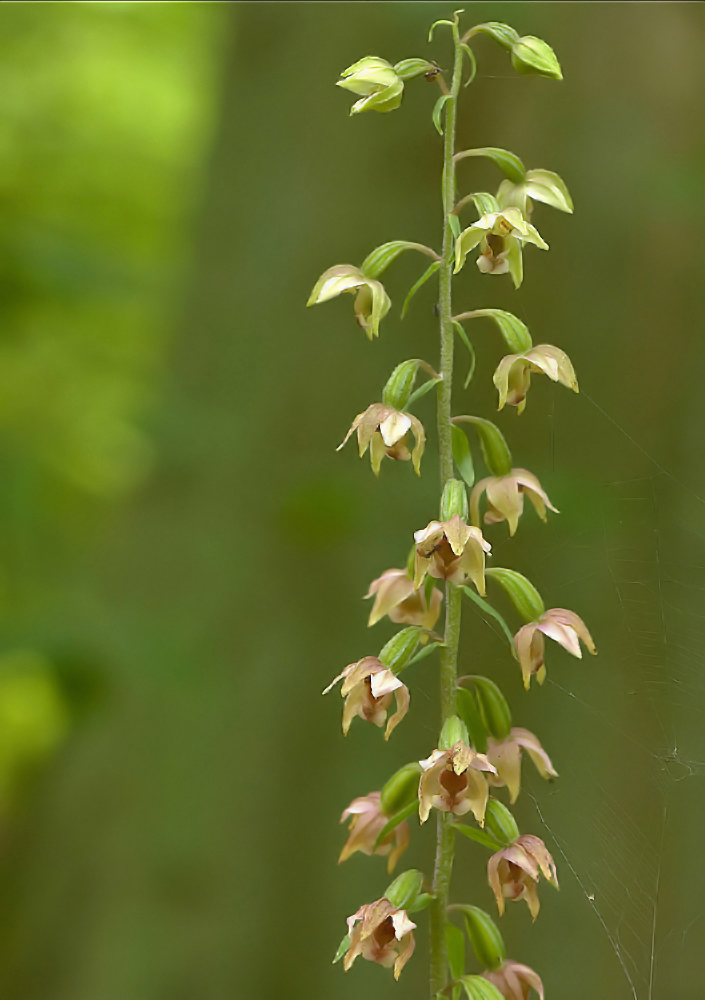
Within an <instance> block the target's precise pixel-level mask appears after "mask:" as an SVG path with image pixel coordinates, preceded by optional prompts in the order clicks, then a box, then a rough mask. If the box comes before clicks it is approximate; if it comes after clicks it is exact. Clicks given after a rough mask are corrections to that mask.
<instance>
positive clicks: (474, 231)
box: [455, 207, 548, 288]
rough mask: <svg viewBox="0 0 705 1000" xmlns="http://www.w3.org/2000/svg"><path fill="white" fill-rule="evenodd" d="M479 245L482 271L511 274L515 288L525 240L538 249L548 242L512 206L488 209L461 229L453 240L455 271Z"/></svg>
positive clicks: (519, 276) (478, 264)
mask: <svg viewBox="0 0 705 1000" xmlns="http://www.w3.org/2000/svg"><path fill="white" fill-rule="evenodd" d="M478 243H479V244H480V256H479V257H478V258H477V266H478V267H479V269H480V270H481V271H482V272H483V273H484V274H507V273H509V274H511V276H512V281H513V282H514V285H515V287H516V288H518V287H519V285H520V284H521V282H522V277H523V263H522V257H521V250H522V246H523V244H524V243H533V244H534V245H535V246H537V247H539V248H540V249H541V250H548V243H546V242H545V240H543V239H542V238H541V236H540V234H539V232H538V230H536V229H535V228H534V226H532V225H531V223H529V222H527V221H526V219H525V218H524V217H523V215H522V214H521V210H520V209H518V208H515V207H511V208H505V209H503V210H502V211H500V212H487V213H486V214H485V215H483V216H481V217H480V218H479V219H478V220H477V222H474V223H473V224H472V225H471V226H470V227H469V228H468V229H465V230H463V232H462V233H461V234H460V236H459V237H458V238H457V240H456V241H455V270H456V271H459V270H460V268H461V267H462V266H463V264H464V263H465V257H466V256H467V254H469V253H470V251H471V250H473V249H474V248H475V247H476V246H477V245H478Z"/></svg>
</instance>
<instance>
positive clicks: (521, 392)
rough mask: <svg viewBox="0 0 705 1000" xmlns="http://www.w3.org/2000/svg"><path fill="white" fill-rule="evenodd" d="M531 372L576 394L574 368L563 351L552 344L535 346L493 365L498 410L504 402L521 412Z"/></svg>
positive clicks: (508, 356) (529, 383)
mask: <svg viewBox="0 0 705 1000" xmlns="http://www.w3.org/2000/svg"><path fill="white" fill-rule="evenodd" d="M532 372H540V373H542V374H543V375H548V377H549V378H550V379H551V380H552V381H553V382H560V383H561V385H565V386H567V387H568V388H569V389H572V390H573V392H578V391H579V390H578V380H577V378H576V377H575V369H574V368H573V365H572V364H571V360H570V358H569V357H568V355H567V354H566V353H565V351H562V350H561V349H560V347H554V346H553V344H539V345H538V346H537V347H532V348H531V350H529V351H526V352H525V353H524V354H508V355H507V356H506V357H505V358H502V360H501V361H500V363H499V364H498V365H497V370H496V371H495V373H494V377H493V379H494V384H495V386H496V387H497V392H498V393H499V406H498V409H500V410H501V409H502V408H503V407H504V405H505V403H508V404H509V405H510V406H516V408H517V412H518V413H522V412H523V410H524V407H525V406H526V394H527V393H528V391H529V386H530V385H531V373H532Z"/></svg>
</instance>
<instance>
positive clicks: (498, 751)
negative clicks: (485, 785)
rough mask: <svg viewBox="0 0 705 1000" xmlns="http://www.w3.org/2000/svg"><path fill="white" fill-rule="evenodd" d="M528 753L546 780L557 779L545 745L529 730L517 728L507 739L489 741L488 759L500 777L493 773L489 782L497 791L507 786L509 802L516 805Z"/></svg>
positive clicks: (489, 739) (511, 731)
mask: <svg viewBox="0 0 705 1000" xmlns="http://www.w3.org/2000/svg"><path fill="white" fill-rule="evenodd" d="M522 750H526V752H527V753H528V755H529V756H530V757H531V759H532V761H533V762H534V764H535V765H536V770H537V771H538V772H539V774H540V775H541V777H542V778H546V779H548V778H557V777H558V772H557V771H556V770H554V767H553V764H552V763H551V759H550V757H549V756H548V754H547V753H546V751H545V750H544V748H543V747H542V746H541V744H540V742H539V739H538V737H537V736H534V734H533V733H530V732H529V730H528V729H520V728H518V727H515V728H513V729H511V730H510V731H509V736H507V738H506V739H504V740H494V739H492V737H491V736H489V737H488V738H487V759H488V761H489V762H490V764H493V765H494V767H495V769H496V771H497V774H496V775H494V774H490V776H489V777H488V779H487V781H488V782H489V784H490V785H492V786H493V787H494V788H501V787H502V786H503V785H506V787H507V788H508V790H509V801H510V802H516V800H517V796H518V795H519V790H520V788H521V754H522Z"/></svg>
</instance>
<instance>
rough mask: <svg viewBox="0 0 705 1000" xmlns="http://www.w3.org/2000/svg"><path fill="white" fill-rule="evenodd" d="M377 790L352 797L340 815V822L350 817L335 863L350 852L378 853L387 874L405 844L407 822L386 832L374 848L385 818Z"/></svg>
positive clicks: (407, 840) (385, 820) (347, 856)
mask: <svg viewBox="0 0 705 1000" xmlns="http://www.w3.org/2000/svg"><path fill="white" fill-rule="evenodd" d="M380 799H381V793H380V792H370V793H369V795H363V796H361V797H360V798H358V799H353V801H352V802H351V803H350V805H349V806H348V808H347V809H345V810H344V812H343V815H342V816H341V817H340V822H341V823H344V822H345V820H346V819H347V818H348V817H349V816H351V817H352V819H351V820H350V826H349V828H348V829H349V833H348V839H347V841H346V842H345V846H344V847H343V849H342V851H341V852H340V857H339V858H338V864H340V863H341V862H342V861H347V859H348V858H349V857H350V856H351V855H352V854H354V853H355V852H356V851H362V853H363V854H368V855H371V854H380V855H382V856H383V857H386V858H387V872H388V873H389V874H390V875H391V873H392V872H393V871H394V868H395V866H396V863H397V861H398V860H399V858H400V857H401V855H402V854H403V853H404V851H405V850H406V848H407V847H408V846H409V839H410V834H409V824H408V823H407V822H406V821H404V822H403V823H400V824H399V825H398V826H397V827H395V828H394V830H392V832H391V833H390V834H388V835H387V836H386V837H385V838H384V839H383V840H382V841H381V842H380V843H379V845H378V846H377V847H375V841H376V840H377V837H378V836H379V834H380V831H381V830H382V828H383V827H384V825H385V823H386V822H387V820H388V819H389V816H387V815H386V813H384V812H382V807H381V805H380Z"/></svg>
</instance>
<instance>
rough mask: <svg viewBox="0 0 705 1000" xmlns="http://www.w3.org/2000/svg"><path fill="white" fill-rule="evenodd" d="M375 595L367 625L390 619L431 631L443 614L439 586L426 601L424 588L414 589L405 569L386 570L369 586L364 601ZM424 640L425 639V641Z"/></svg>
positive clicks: (398, 623) (397, 622) (399, 623)
mask: <svg viewBox="0 0 705 1000" xmlns="http://www.w3.org/2000/svg"><path fill="white" fill-rule="evenodd" d="M373 594H374V598H375V601H374V604H373V605H372V611H371V612H370V619H369V621H368V623H367V624H368V625H374V624H375V623H376V622H378V621H379V620H380V618H384V616H385V615H388V616H389V620H390V621H392V622H395V623H396V624H397V625H420V626H421V628H425V629H428V630H429V631H431V629H432V628H433V626H434V625H435V624H436V622H437V621H438V616H439V615H440V613H441V602H442V601H443V595H442V594H441V592H440V590H439V589H438V588H437V587H434V588H433V590H432V591H431V598H430V600H429V601H427V600H426V593H425V590H424V588H423V587H419V588H418V590H417V589H415V588H414V581H413V580H412V578H411V577H410V576H409V574H408V573H407V571H406V570H405V569H387V570H385V571H384V573H382V575H381V576H379V577H377V579H376V580H373V581H372V583H371V584H370V589H369V590H368V592H367V593H366V594H365V598H368V597H372V595H373ZM422 641H423V639H422Z"/></svg>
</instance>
